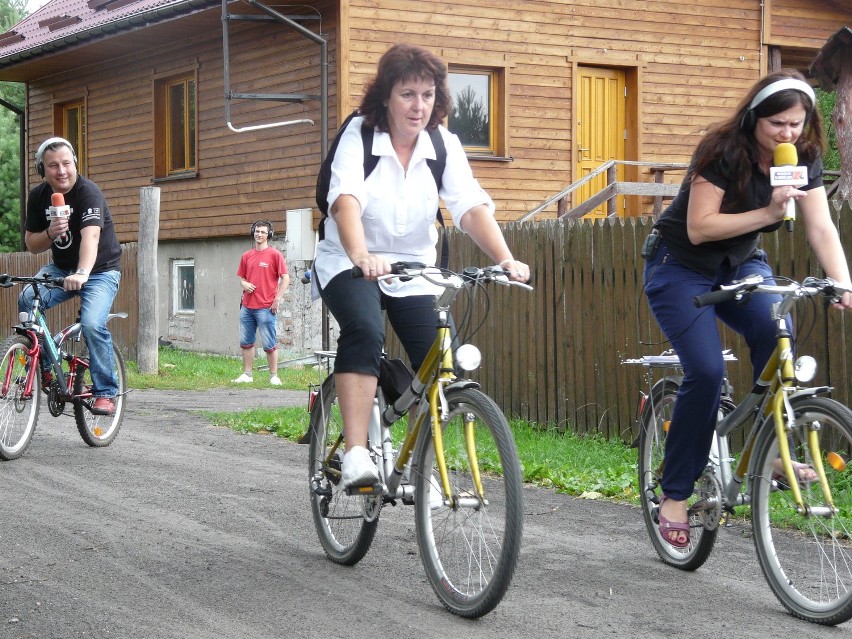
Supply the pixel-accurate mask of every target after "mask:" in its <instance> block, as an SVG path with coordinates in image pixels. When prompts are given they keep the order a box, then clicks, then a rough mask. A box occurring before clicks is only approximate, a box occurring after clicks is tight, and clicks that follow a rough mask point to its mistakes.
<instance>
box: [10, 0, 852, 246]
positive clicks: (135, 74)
mask: <svg viewBox="0 0 852 639" xmlns="http://www.w3.org/2000/svg"><path fill="white" fill-rule="evenodd" d="M841 4H842V3H840V2H838V1H835V0H827V2H822V0H765V2H764V3H761V2H759V1H758V0H708V1H707V2H705V3H701V4H695V3H686V2H683V1H682V0H643V1H640V0H574V1H572V2H570V3H569V2H564V1H561V0H560V1H557V0H544V1H540V2H520V3H518V2H509V1H508V0H489V1H488V2H484V3H483V2H478V1H474V0H461V1H459V2H441V1H427V2H423V1H419V0H418V1H415V0H387V1H383V2H381V3H377V2H375V0H346V1H340V2H337V1H334V0H323V1H321V2H306V3H304V4H303V6H302V8H299V9H294V11H298V12H301V13H306V14H308V13H318V14H319V15H320V17H321V19H322V20H321V23H318V22H308V23H306V24H307V26H308V27H309V28H311V29H312V30H313V31H315V32H316V31H319V30H320V28H321V30H322V33H323V35H324V37H326V38H327V39H328V42H329V58H328V60H329V66H328V72H329V92H330V94H329V114H328V115H329V137H331V136H333V134H334V131H335V130H336V127H337V123H338V122H339V118H340V117H342V116H344V115H345V114H347V113H348V112H349V111H350V110H351V109H352V108H354V107H355V106H357V104H358V103H359V102H360V99H361V96H362V94H363V90H364V86H365V83H366V82H367V81H369V80H370V79H371V78H372V76H373V74H374V73H375V69H376V62H377V61H378V59H379V57H380V56H381V54H382V53H383V52H384V51H385V50H386V49H387V48H388V46H390V45H391V44H393V43H395V42H399V41H407V42H412V43H416V44H421V45H423V46H426V47H428V48H430V49H431V50H433V51H435V52H436V53H438V54H440V55H441V56H442V57H443V58H444V59H445V60H446V61H447V62H448V63H450V64H451V65H452V64H476V65H483V66H490V67H499V68H502V69H504V71H505V77H506V95H505V111H506V113H505V118H504V119H505V121H506V122H507V127H506V131H505V137H506V152H505V154H506V155H507V156H508V158H507V161H499V162H495V161H489V160H483V159H478V158H475V157H474V158H472V159H471V164H472V166H473V169H474V173H475V175H476V176H477V177H478V179H479V180H480V181H481V183H482V185H483V186H484V187H485V189H486V190H487V191H488V192H489V193H490V194H491V196H492V197H493V198H494V200H495V202H496V203H497V217H498V219H499V220H500V221H502V222H509V221H512V220H515V219H518V218H520V217H521V216H523V215H524V214H525V213H526V212H528V211H530V210H531V209H533V208H535V207H536V206H537V205H538V204H539V203H540V202H542V201H544V200H546V199H548V198H549V197H550V196H551V195H553V194H554V193H556V192H558V191H560V190H562V189H563V188H564V187H565V186H567V185H569V184H570V183H572V182H573V181H574V180H575V175H574V171H575V169H574V164H575V161H576V157H575V154H576V149H575V146H576V144H575V140H574V128H575V122H574V119H575V117H576V115H575V104H574V99H573V94H574V91H575V88H574V86H573V82H574V77H576V73H577V69H578V68H579V67H581V66H583V65H592V66H602V67H610V68H615V69H619V70H623V71H624V72H625V73H626V74H627V77H628V96H627V100H628V105H629V110H630V111H631V113H630V114H629V117H628V122H627V131H626V132H625V135H626V137H627V138H628V140H627V142H628V143H627V144H626V149H627V150H626V152H625V153H626V155H627V156H628V157H625V158H623V159H625V160H639V161H644V162H655V163H672V162H675V163H677V162H687V161H688V160H689V157H690V155H691V153H692V150H693V149H694V147H695V144H696V143H697V141H698V139H699V138H700V136H701V135H702V133H703V132H704V131H705V130H706V129H707V127H708V126H709V125H710V124H711V123H713V122H715V121H718V120H720V119H722V118H724V117H726V116H727V115H728V114H729V113H730V112H731V109H732V108H734V106H735V105H736V103H737V102H738V101H739V99H740V98H741V96H742V95H743V93H744V92H745V90H746V89H747V88H748V87H749V86H750V84H751V83H752V82H754V80H756V79H757V78H758V77H759V75H760V74H761V73H762V72H763V71H764V70H765V66H766V64H765V58H766V53H767V51H766V50H767V47H768V46H769V45H773V46H778V47H787V49H788V50H789V51H793V50H794V48H795V47H799V48H796V49H795V51H798V52H801V51H802V50H804V51H807V50H808V48H811V49H812V50H813V53H814V54H815V53H816V51H817V50H818V48H819V47H820V46H821V45H822V44H823V43H824V42H825V39H826V38H828V37H829V36H830V35H831V34H832V33H834V32H835V31H836V30H837V28H839V27H840V26H842V25H843V24H847V23H849V21H850V20H852V8H850V9H849V10H846V9H844V8H841V6H840V5H841ZM233 7H234V8H233V10H234V11H240V12H248V13H251V12H252V11H253V10H252V9H250V8H248V7H245V6H241V5H233ZM220 13H221V8H220V7H214V8H211V9H209V10H205V11H201V12H199V13H197V14H194V15H191V16H186V17H182V18H179V19H177V20H173V21H166V22H163V23H162V24H154V25H151V26H146V27H145V28H143V29H137V30H135V31H133V32H131V33H128V34H124V35H119V36H114V37H111V38H109V39H107V40H105V41H102V42H98V43H95V44H92V45H87V46H86V47H85V51H83V50H82V49H78V50H76V51H69V52H67V53H66V54H65V55H68V56H78V57H79V58H80V59H81V60H83V61H85V64H82V65H81V66H79V67H75V68H74V69H73V70H70V71H66V72H57V73H49V74H45V75H44V76H41V77H32V78H31V79H30V80H29V81H28V97H27V113H28V123H27V126H28V135H29V142H28V144H29V153H30V157H31V156H32V153H34V151H35V149H36V148H37V146H38V144H39V143H40V142H41V141H42V140H43V139H44V138H45V137H47V136H49V135H52V134H53V133H54V130H53V106H54V105H55V104H56V103H61V102H63V101H67V100H70V99H72V98H73V99H76V98H81V97H82V98H84V99H85V101H86V112H87V131H86V141H87V150H88V163H89V164H88V174H89V176H90V177H92V178H93V179H94V180H95V181H96V182H98V183H99V184H100V186H101V187H102V188H103V189H104V191H105V193H106V194H107V197H108V198H109V200H110V203H111V206H112V207H113V210H114V213H115V214H116V225H117V230H118V233H119V237H120V239H121V240H122V241H131V240H133V239H135V228H136V224H137V219H138V217H137V216H138V197H139V196H138V194H139V189H140V188H141V187H143V186H149V185H150V184H151V180H152V177H153V139H154V122H153V107H152V104H153V87H154V82H155V79H156V78H158V77H163V76H164V75H168V74H170V73H172V72H178V71H187V70H195V72H196V73H197V77H198V177H197V178H193V179H183V180H173V181H167V182H162V181H160V182H157V185H158V186H159V187H160V188H161V207H162V217H161V222H160V239H161V240H170V239H184V238H185V237H186V235H187V233H192V234H194V236H197V237H199V239H203V238H211V239H215V238H220V237H229V236H231V237H232V236H237V235H242V234H243V233H244V232H245V228H247V226H248V225H249V224H250V223H251V222H252V221H254V220H255V219H257V218H258V217H268V218H272V219H273V220H275V221H276V223H280V224H281V226H280V227H278V228H280V229H284V227H285V224H284V212H283V211H284V210H285V209H296V208H313V207H314V201H313V185H314V182H315V175H316V171H317V169H318V166H319V160H320V156H321V149H320V148H319V147H320V139H321V137H320V131H319V124H320V121H321V117H320V113H319V103H318V102H316V101H309V102H306V103H303V104H282V103H279V102H268V101H262V102H251V103H248V102H242V101H240V102H234V103H232V121H233V123H234V125H235V126H241V125H246V124H258V123H268V122H273V121H282V120H289V119H295V118H310V119H312V120H313V121H314V122H315V124H314V126H310V125H307V124H305V125H296V126H293V127H286V128H278V129H266V130H261V131H255V132H246V133H239V134H237V133H233V132H232V131H230V130H229V129H228V128H227V127H226V125H225V117H224V97H223V96H224V89H225V87H224V83H223V66H224V60H223V54H222V40H221V36H222V34H221V29H222V26H221V16H220ZM762 30H763V31H764V33H765V34H768V35H767V36H766V38H765V41H764V42H761V31H762ZM229 34H230V50H231V55H230V58H229V63H230V71H231V80H232V86H231V89H232V90H234V91H242V92H272V93H310V94H319V92H320V86H319V67H320V60H319V47H318V46H316V45H314V44H312V43H311V42H309V41H308V40H307V39H306V38H304V37H303V36H301V35H299V34H297V33H296V32H295V31H294V30H292V29H289V28H287V27H285V26H283V25H280V24H277V23H260V22H250V23H247V22H232V23H231V24H230V28H229ZM801 47H804V49H801ZM89 49H91V51H90V50H89ZM93 51H94V52H101V54H100V55H94V54H93ZM0 52H1V51H0ZM791 55H792V54H791ZM797 55H798V54H797ZM45 58H46V60H45V63H44V67H43V68H45V69H47V68H50V65H49V62H50V60H49V58H50V56H49V55H45ZM783 61H784V54H782V62H783ZM0 76H2V70H0ZM338 96H341V98H340V99H339V98H338ZM630 170H631V171H636V172H637V173H638V169H632V168H631V169H630ZM629 179H631V180H641V181H652V180H653V176H652V175H650V174H649V173H648V172H647V171H646V172H645V173H644V174H641V175H638V174H637V175H635V176H630V178H629ZM680 179H681V176H680V175H678V174H668V173H667V174H666V175H665V181H666V182H669V183H677V182H679V181H680ZM36 180H37V176H36V175H35V173H34V170H33V168H32V167H31V168H30V175H29V181H30V183H31V184H33V183H35V181H36ZM636 204H638V205H639V206H638V208H637V206H636ZM652 205H653V202H652V199H651V198H638V197H635V198H631V206H632V208H631V210H629V211H628V215H638V214H642V213H649V212H650V210H651V207H652ZM555 216H556V206H555V205H554V206H553V207H552V208H551V209H549V210H547V211H546V212H545V213H543V215H542V217H545V218H547V217H550V218H552V217H555ZM315 219H318V213H316V214H315Z"/></svg>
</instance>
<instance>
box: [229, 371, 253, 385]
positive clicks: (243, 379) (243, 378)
mask: <svg viewBox="0 0 852 639" xmlns="http://www.w3.org/2000/svg"><path fill="white" fill-rule="evenodd" d="M231 381H232V382H233V383H234V384H251V383H252V382H253V381H254V378H252V376H251V375H249V374H247V373H243V374H242V375H240V376H239V377H237V379H232V380H231Z"/></svg>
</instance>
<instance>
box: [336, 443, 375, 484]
mask: <svg viewBox="0 0 852 639" xmlns="http://www.w3.org/2000/svg"><path fill="white" fill-rule="evenodd" d="M378 482H379V472H378V470H376V465H375V464H374V463H373V460H372V459H370V453H369V452H368V451H367V449H366V448H364V447H363V446H353V447H352V448H350V449H349V450H347V451H346V454H345V455H344V456H343V472H342V477H341V479H340V487H341V488H344V489H345V488H348V487H349V486H373V485H375V484H377V483H378Z"/></svg>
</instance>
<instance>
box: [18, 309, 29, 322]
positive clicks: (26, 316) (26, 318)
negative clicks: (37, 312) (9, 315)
mask: <svg viewBox="0 0 852 639" xmlns="http://www.w3.org/2000/svg"><path fill="white" fill-rule="evenodd" d="M29 319H30V314H29V313H27V312H26V311H21V312H20V313H18V321H19V322H20V323H21V324H24V323H26V322H28V321H29Z"/></svg>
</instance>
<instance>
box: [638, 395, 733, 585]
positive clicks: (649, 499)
mask: <svg viewBox="0 0 852 639" xmlns="http://www.w3.org/2000/svg"><path fill="white" fill-rule="evenodd" d="M678 388H679V385H678V384H677V383H676V382H675V381H674V380H671V379H668V378H663V379H661V380H659V381H658V382H657V383H655V384H654V386H653V388H652V389H651V396H650V399H649V401H648V402H647V403H646V404H645V407H644V409H643V411H642V415H641V417H640V425H639V429H640V430H639V464H638V466H639V490H640V495H639V498H640V500H641V502H642V517H643V519H644V520H645V527H646V528H647V530H648V536H649V537H650V538H651V543H652V544H653V545H654V549H655V550H656V551H657V554H658V555H659V556H660V558H661V559H662V560H663V561H664V562H665V563H667V564H669V565H670V566H674V567H675V568H679V569H681V570H696V569H697V568H699V567H701V565H702V564H704V562H705V561H707V557H709V556H710V552H711V551H712V550H713V544H715V543H716V532H717V531H716V529H715V528H714V529H713V530H708V529H706V528H705V527H704V526H703V525H702V523H701V518H700V516H699V515H697V514H696V515H692V516H690V533H689V546H688V547H687V548H675V547H674V546H672V545H671V544H669V543H668V542H667V541H666V540H665V539H663V536H662V535H661V534H660V529H659V523H660V522H659V519H658V514H659V510H660V495H661V494H662V489H661V487H660V480H661V478H662V474H663V457H664V453H665V449H666V436H667V435H668V431H669V424H670V423H671V418H672V410H673V409H674V404H675V399H676V397H677V391H678ZM696 498H697V497H696V495H693V496H692V497H691V498H690V499H689V503H690V504H692V503H693V502H694V501H695V500H696Z"/></svg>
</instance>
